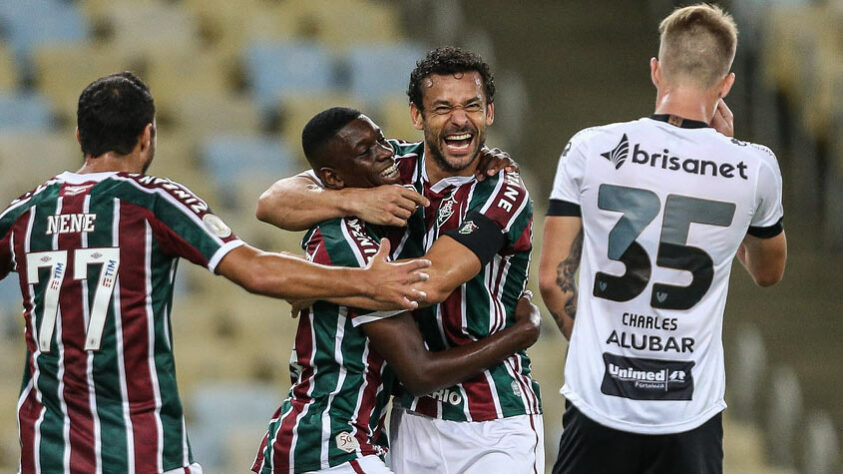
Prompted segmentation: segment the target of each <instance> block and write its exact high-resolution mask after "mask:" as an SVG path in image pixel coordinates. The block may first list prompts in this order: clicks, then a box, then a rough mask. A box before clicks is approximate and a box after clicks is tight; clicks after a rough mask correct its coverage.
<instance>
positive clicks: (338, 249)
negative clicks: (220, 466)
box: [252, 218, 394, 473]
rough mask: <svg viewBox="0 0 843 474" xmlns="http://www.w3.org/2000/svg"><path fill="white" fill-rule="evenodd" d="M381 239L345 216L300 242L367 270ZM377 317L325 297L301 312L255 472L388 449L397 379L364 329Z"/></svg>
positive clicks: (318, 254)
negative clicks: (287, 372)
mask: <svg viewBox="0 0 843 474" xmlns="http://www.w3.org/2000/svg"><path fill="white" fill-rule="evenodd" d="M378 242H379V240H378V237H377V235H376V234H375V233H374V232H373V231H372V230H371V229H370V228H369V227H368V226H366V225H365V224H364V223H363V222H362V221H360V220H358V219H355V218H346V219H334V220H330V221H326V222H323V223H321V224H319V225H318V226H317V227H315V228H313V229H311V230H310V231H309V232H308V233H307V234H306V235H305V238H304V240H303V242H302V246H303V248H304V249H305V252H306V254H307V257H308V259H309V260H310V261H312V262H316V263H321V264H325V265H334V266H345V267H363V266H365V265H366V264H367V262H368V261H369V259H370V258H371V257H372V255H374V254H375V253H376V252H377V248H378ZM364 316H365V318H364ZM372 317H375V313H370V312H367V311H363V310H358V309H355V308H348V307H345V306H339V305H335V304H333V303H329V302H326V301H317V302H316V303H315V304H313V305H312V306H311V307H310V308H309V309H308V310H307V311H304V312H303V313H302V315H301V317H300V319H299V327H298V330H297V332H296V338H295V342H294V347H293V353H292V356H291V359H290V366H291V377H292V379H293V380H292V383H293V385H292V387H291V388H290V391H289V393H288V395H287V399H286V400H284V402H283V403H282V405H281V407H280V408H278V410H277V411H276V412H275V414H274V415H273V418H272V420H271V421H270V424H269V429H268V431H267V433H266V435H265V436H264V438H263V441H262V442H261V446H260V448H259V450H258V454H257V457H256V458H255V461H254V463H253V465H252V470H253V471H255V472H260V473H300V472H307V471H316V470H320V469H327V468H330V467H333V466H337V465H339V464H342V463H345V462H349V461H351V460H354V459H357V458H361V457H363V456H367V455H372V454H374V455H383V454H384V453H386V443H385V438H384V436H385V435H384V433H383V421H384V417H385V414H386V413H385V408H386V405H387V403H388V402H389V398H390V394H391V387H392V384H393V380H394V376H393V375H392V372H391V371H390V370H389V369H388V368H387V367H386V365H385V363H384V360H383V358H382V357H381V356H380V355H379V354H378V353H377V352H376V351H374V350H373V349H372V348H371V347H370V345H369V340H368V338H367V337H366V336H365V334H364V333H363V331H362V328H361V324H363V323H364V321H365V322H369V321H370V320H371V318H372Z"/></svg>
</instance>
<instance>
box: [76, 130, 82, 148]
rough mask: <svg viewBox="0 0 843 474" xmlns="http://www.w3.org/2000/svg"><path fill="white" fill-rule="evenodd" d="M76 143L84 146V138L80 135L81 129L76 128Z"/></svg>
mask: <svg viewBox="0 0 843 474" xmlns="http://www.w3.org/2000/svg"><path fill="white" fill-rule="evenodd" d="M76 141H77V142H78V143H79V144H80V145H81V144H82V136H81V135H79V127H76Z"/></svg>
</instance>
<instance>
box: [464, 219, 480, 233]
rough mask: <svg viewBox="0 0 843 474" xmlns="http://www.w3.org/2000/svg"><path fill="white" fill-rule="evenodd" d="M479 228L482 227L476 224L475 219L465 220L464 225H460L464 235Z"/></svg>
mask: <svg viewBox="0 0 843 474" xmlns="http://www.w3.org/2000/svg"><path fill="white" fill-rule="evenodd" d="M479 228H480V226H478V225H477V224H475V223H474V221H465V222H463V223H462V227H460V231H459V232H460V234H462V235H468V234H470V233H472V232H474V231H475V230H477V229H479Z"/></svg>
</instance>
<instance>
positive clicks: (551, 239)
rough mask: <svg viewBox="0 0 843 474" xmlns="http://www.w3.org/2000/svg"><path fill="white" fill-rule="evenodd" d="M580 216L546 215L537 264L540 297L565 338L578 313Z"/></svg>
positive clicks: (580, 247) (568, 337)
mask: <svg viewBox="0 0 843 474" xmlns="http://www.w3.org/2000/svg"><path fill="white" fill-rule="evenodd" d="M582 240H583V229H582V219H581V218H579V217H569V216H548V217H547V219H545V221H544V240H543V243H542V254H541V263H540V264H539V289H540V290H541V293H542V299H543V300H544V304H545V305H546V306H547V309H548V310H549V311H550V314H552V315H553V319H555V320H556V324H557V326H559V329H560V330H561V331H562V335H564V336H565V338H566V339H571V331H572V330H573V329H574V317H575V316H576V313H577V292H578V290H577V280H576V278H577V277H576V274H577V270H578V269H579V267H580V256H581V255H582Z"/></svg>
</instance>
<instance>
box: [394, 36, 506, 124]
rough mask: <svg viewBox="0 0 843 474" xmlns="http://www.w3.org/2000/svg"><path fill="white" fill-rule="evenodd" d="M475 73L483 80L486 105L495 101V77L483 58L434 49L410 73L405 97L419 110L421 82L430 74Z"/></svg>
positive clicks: (469, 52)
mask: <svg viewBox="0 0 843 474" xmlns="http://www.w3.org/2000/svg"><path fill="white" fill-rule="evenodd" d="M472 71H476V72H478V73H479V74H480V77H482V78H483V91H484V92H485V93H486V103H487V104H491V103H493V102H494V101H495V76H494V75H492V71H491V69H490V68H489V65H488V64H486V62H485V61H483V58H481V57H480V56H478V55H477V54H474V53H472V52H471V51H466V50H464V49H460V48H457V47H454V46H446V47H443V48H436V49H434V50H433V51H430V52H428V53H427V55H426V56H425V57H424V58H423V59H420V60H419V61H418V62H417V63H416V68H415V69H413V72H411V73H410V86H409V87H408V88H407V95H408V96H409V97H410V103H412V104H415V105H416V107H418V109H419V110H424V108H423V107H422V98H423V95H422V81H423V80H424V78H426V77H428V76H430V75H431V74H440V75H446V74H456V73H459V72H472Z"/></svg>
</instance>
